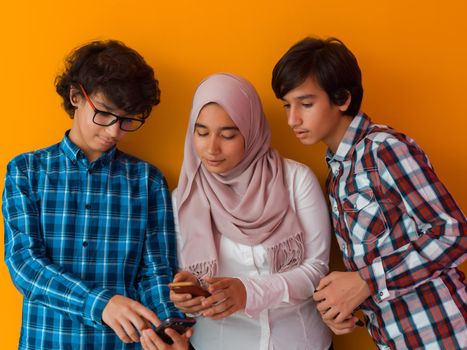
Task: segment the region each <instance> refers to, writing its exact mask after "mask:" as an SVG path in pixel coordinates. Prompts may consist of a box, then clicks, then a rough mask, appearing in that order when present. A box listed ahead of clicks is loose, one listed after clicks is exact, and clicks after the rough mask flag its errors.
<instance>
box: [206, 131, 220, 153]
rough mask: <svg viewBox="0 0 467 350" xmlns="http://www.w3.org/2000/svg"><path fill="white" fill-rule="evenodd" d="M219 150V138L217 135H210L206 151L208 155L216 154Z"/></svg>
mask: <svg viewBox="0 0 467 350" xmlns="http://www.w3.org/2000/svg"><path fill="white" fill-rule="evenodd" d="M219 150H220V145H219V137H218V136H217V135H212V136H211V137H210V138H209V140H208V144H207V151H208V153H209V154H217V153H219Z"/></svg>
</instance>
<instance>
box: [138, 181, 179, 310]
mask: <svg viewBox="0 0 467 350" xmlns="http://www.w3.org/2000/svg"><path fill="white" fill-rule="evenodd" d="M149 181H150V194H149V201H150V202H149V203H148V206H149V213H148V228H147V234H146V241H145V243H144V244H145V247H144V255H143V262H142V268H141V272H140V282H139V285H138V292H139V295H140V298H141V302H142V304H143V305H145V306H147V307H149V308H151V309H153V310H154V311H155V312H156V314H157V315H158V317H159V318H160V319H165V318H168V317H171V316H172V317H182V313H180V312H179V311H178V310H177V309H176V308H175V307H174V305H173V304H172V302H171V301H170V299H169V288H168V286H167V284H168V283H169V282H171V281H172V279H173V275H174V273H175V272H176V270H177V248H176V238H175V229H174V219H173V211H172V203H171V197H170V192H169V191H168V188H167V183H166V181H165V179H164V178H163V177H161V176H159V177H157V178H152V177H151V176H150V179H149Z"/></svg>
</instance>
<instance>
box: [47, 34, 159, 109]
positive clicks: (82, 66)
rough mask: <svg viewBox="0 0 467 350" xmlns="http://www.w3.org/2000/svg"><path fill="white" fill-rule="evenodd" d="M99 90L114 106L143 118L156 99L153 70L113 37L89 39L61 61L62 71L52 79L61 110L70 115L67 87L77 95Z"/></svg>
mask: <svg viewBox="0 0 467 350" xmlns="http://www.w3.org/2000/svg"><path fill="white" fill-rule="evenodd" d="M80 84H81V85H82V86H83V87H84V89H85V91H86V93H87V94H89V95H91V94H93V93H95V92H101V93H102V94H104V96H105V97H106V98H107V99H109V100H110V101H111V102H112V103H113V104H114V105H115V106H116V107H117V108H119V109H121V110H123V111H125V112H126V113H128V114H131V115H136V114H142V115H143V118H147V117H148V116H149V114H150V113H151V110H152V107H153V106H155V105H157V104H158V103H159V101H160V90H159V82H158V81H157V79H156V78H155V76H154V70H153V69H152V68H151V67H150V66H149V65H148V64H147V63H146V62H145V60H144V58H143V57H142V56H141V55H140V54H139V53H138V52H136V51H135V50H133V49H131V48H129V47H127V46H126V45H125V44H123V43H122V42H120V41H117V40H105V41H93V42H90V43H88V44H86V45H84V46H81V47H79V48H77V49H75V50H74V51H73V52H71V54H70V55H69V56H68V57H67V59H66V61H65V70H64V72H63V73H62V74H60V75H58V76H57V77H56V79H55V89H56V91H57V93H58V94H59V95H60V96H61V97H62V98H63V107H64V109H65V111H66V112H67V113H68V114H69V115H70V116H71V117H72V118H73V116H74V110H75V108H74V106H73V105H72V104H71V102H70V90H71V89H72V88H74V89H76V91H77V93H78V94H81V95H82V93H81V90H80V88H79V85H80Z"/></svg>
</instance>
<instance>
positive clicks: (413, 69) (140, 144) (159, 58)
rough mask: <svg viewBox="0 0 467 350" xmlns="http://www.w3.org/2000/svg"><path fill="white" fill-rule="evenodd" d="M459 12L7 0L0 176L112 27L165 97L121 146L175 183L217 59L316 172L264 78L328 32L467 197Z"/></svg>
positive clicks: (380, 107)
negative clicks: (70, 58)
mask: <svg viewBox="0 0 467 350" xmlns="http://www.w3.org/2000/svg"><path fill="white" fill-rule="evenodd" d="M466 13H467V3H466V2H465V1H463V0H451V1H449V2H444V3H443V2H441V3H440V2H439V1H432V0H425V1H423V2H410V1H402V0H393V1H376V2H375V1H370V0H361V1H348V0H345V1H344V0H326V1H324V0H322V1H310V0H302V1H300V0H286V1H276V0H268V1H262V0H257V1H252V0H247V1H246V0H236V1H233V2H232V1H225V2H223V1H219V0H218V1H202V0H199V1H196V2H195V1H186V0H178V1H152V0H138V1H123V0H100V1H89V0H82V1H76V2H64V1H52V0H43V1H40V2H39V1H27V0H26V1H17V2H14V3H13V1H9V2H8V1H5V2H4V3H2V9H1V13H0V38H1V43H0V44H1V49H0V50H1V52H0V53H1V54H0V79H1V80H0V101H1V107H2V108H1V109H2V116H1V120H2V123H1V124H2V126H1V128H0V133H1V135H0V178H2V179H3V177H4V174H5V167H6V164H7V162H8V160H10V159H11V158H12V157H13V156H15V155H16V154H18V153H20V152H26V151H30V150H33V149H37V148H41V147H45V146H47V145H50V144H53V143H56V142H58V141H59V140H60V139H61V137H62V136H63V133H64V131H65V130H66V129H67V128H69V127H70V120H69V119H68V117H67V116H66V114H65V113H64V111H63V110H62V109H61V106H60V100H59V98H58V95H56V93H55V91H54V86H53V81H54V78H55V75H56V74H57V73H58V72H59V71H60V70H61V68H62V64H63V63H62V62H63V59H64V57H65V55H66V54H67V53H68V52H69V51H70V50H71V49H73V48H74V47H76V46H78V45H81V44H83V43H85V42H87V41H89V40H93V39H108V38H115V39H119V40H122V41H124V42H125V43H126V44H127V45H129V46H131V47H133V48H135V49H136V50H138V51H139V52H140V53H141V54H142V55H143V56H144V57H145V58H146V59H147V61H148V62H149V63H150V64H151V65H153V66H154V67H155V69H156V74H157V76H158V78H159V80H160V83H161V87H162V103H161V104H160V106H158V107H156V109H155V110H154V112H153V115H152V117H151V119H150V122H149V123H147V124H146V125H145V126H144V128H143V129H142V130H141V131H140V132H138V134H136V135H130V136H129V137H127V138H126V139H125V141H124V143H123V144H122V145H121V148H122V149H124V150H125V151H128V152H130V153H133V154H135V155H137V156H139V157H141V158H143V159H146V160H148V161H150V162H152V163H154V164H157V165H158V166H159V167H160V168H161V169H162V171H163V172H164V173H165V174H166V176H167V178H168V181H169V184H170V186H171V187H172V188H173V187H174V186H176V183H177V176H178V172H179V169H180V165H181V161H182V156H183V140H184V134H185V127H186V122H187V118H188V113H189V110H190V103H191V98H192V94H193V92H194V89H195V87H196V86H197V84H198V82H199V81H200V80H201V79H202V78H203V77H205V76H206V75H208V74H211V73H214V72H219V71H229V72H234V73H237V74H240V75H243V76H245V77H246V78H248V79H249V80H251V81H252V82H253V84H254V85H255V86H256V87H257V89H258V91H259V93H260V95H261V97H262V99H263V102H264V107H265V111H266V113H267V116H268V119H269V121H270V123H271V127H272V130H273V146H274V147H276V148H278V149H279V151H280V152H281V153H282V154H283V155H284V156H287V157H290V158H294V159H296V160H298V161H301V162H303V163H305V164H307V165H309V166H310V167H311V168H312V169H313V170H314V171H315V173H316V174H317V175H318V177H319V178H320V180H321V181H322V183H323V182H324V179H325V176H326V172H327V170H326V166H325V163H324V159H323V157H324V146H321V145H320V146H313V147H303V146H302V145H301V144H299V142H298V141H297V140H296V139H295V137H294V136H293V134H292V133H291V132H290V131H289V130H288V127H287V125H286V119H285V116H284V113H283V111H282V108H281V104H280V103H279V102H278V101H276V100H275V98H274V96H273V93H272V91H271V88H270V80H271V70H272V68H273V66H274V64H275V62H276V61H277V60H278V59H279V57H280V56H281V55H282V54H283V53H284V52H285V50H286V49H288V47H289V46H291V45H292V44H293V43H294V42H296V41H297V40H299V39H301V38H303V37H305V36H307V35H317V36H322V37H326V36H336V37H338V38H340V39H342V40H343V41H344V42H345V43H346V44H347V45H348V46H349V47H350V49H351V50H353V52H354V53H355V54H356V56H357V57H358V59H359V62H360V65H361V67H362V70H363V79H364V88H365V98H364V103H363V109H364V110H365V111H366V112H367V113H368V114H369V115H370V116H371V117H372V118H373V119H374V120H376V121H377V122H380V123H385V124H389V125H391V126H393V127H395V128H397V129H399V130H401V131H404V132H406V133H408V134H409V135H410V136H412V137H413V138H414V139H415V140H417V141H418V143H419V144H420V145H421V146H422V148H424V149H425V151H426V152H427V153H428V155H429V156H430V159H431V161H432V163H433V165H434V167H435V169H436V171H437V173H438V175H439V177H440V178H441V179H442V180H443V181H444V182H445V184H446V185H447V187H448V188H449V189H450V191H451V192H452V194H453V195H454V197H455V198H456V199H457V201H458V203H459V205H460V206H461V208H464V210H465V208H466V207H467V186H466V185H465V182H464V181H465V177H464V176H465V174H466V173H467V162H466V161H465V158H464V157H465V153H466V151H467V147H466V138H465V131H466V126H467V122H466V120H465V105H464V104H465V101H466V97H465V82H466V81H467V69H466V68H465V64H466V62H467V46H466V45H465V40H466V39H465V36H466V35H467V25H466V22H467V21H466V20H465V14H466ZM2 183H3V181H2ZM2 189H3V185H2ZM0 230H3V227H2V228H1V229H0ZM2 232H3V231H2ZM2 232H0V237H2V239H3V234H2ZM1 247H2V248H1V249H3V244H2V245H1ZM2 253H3V251H2ZM331 258H332V264H331V265H332V268H334V269H342V264H341V263H340V253H339V252H338V250H337V249H336V247H335V246H334V250H333V253H332V257H331ZM465 266H466V265H465V264H464V266H463V267H462V268H463V270H464V271H466V270H467V269H466V267H465ZM0 275H1V278H0V295H1V298H0V304H1V307H0V310H1V314H2V317H0V349H2V350H3V349H6V350H8V349H15V348H16V347H17V341H18V337H19V329H20V322H21V319H20V318H21V316H20V313H21V296H20V294H19V293H18V292H17V291H16V290H15V288H14V286H13V284H12V283H11V280H10V277H9V275H8V271H7V268H6V266H5V264H4V263H2V264H0ZM335 344H336V346H335V347H336V349H346V350H349V349H350V350H352V349H358V350H362V349H373V348H374V345H373V344H372V342H371V341H370V340H369V337H368V335H367V334H366V331H364V330H362V329H359V330H357V331H356V332H355V333H353V334H351V335H347V336H342V337H335Z"/></svg>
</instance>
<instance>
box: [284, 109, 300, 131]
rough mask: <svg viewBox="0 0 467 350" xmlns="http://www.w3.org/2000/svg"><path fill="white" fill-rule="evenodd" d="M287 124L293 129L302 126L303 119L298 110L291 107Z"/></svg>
mask: <svg viewBox="0 0 467 350" xmlns="http://www.w3.org/2000/svg"><path fill="white" fill-rule="evenodd" d="M287 123H288V124H289V126H290V127H291V128H292V129H293V128H295V127H297V126H299V125H300V124H302V118H301V115H300V112H299V111H298V110H297V108H295V107H293V106H290V108H289V110H288V113H287Z"/></svg>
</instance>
